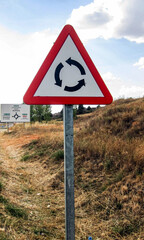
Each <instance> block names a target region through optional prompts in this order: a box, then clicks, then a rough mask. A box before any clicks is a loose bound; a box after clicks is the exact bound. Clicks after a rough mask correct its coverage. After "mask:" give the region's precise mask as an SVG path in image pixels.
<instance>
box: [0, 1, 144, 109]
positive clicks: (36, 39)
mask: <svg viewBox="0 0 144 240" xmlns="http://www.w3.org/2000/svg"><path fill="white" fill-rule="evenodd" d="M66 24H71V25H72V26H73V27H74V28H75V30H76V32H77V34H78V36H79V37H80V39H81V41H82V42H83V44H84V46H85V48H86V50H87V51H88V53H89V55H90V57H91V58H92V60H93V62H94V64H95V66H96V68H97V69H98V71H99V73H100V74H101V76H102V78H103V80H104V82H105V83H106V85H107V87H108V89H109V90H110V92H111V94H112V96H113V98H114V99H118V98H121V97H123V98H128V97H134V98H135V97H136V98H137V97H143V96H144V1H142V0H127V1H125V0H52V1H51V0H0V82H1V87H0V103H22V101H23V95H24V94H25V92H26V90H27V88H28V87H29V85H30V83H31V82H32V80H33V78H34V76H35V74H36V73H37V71H38V70H39V68H40V66H41V64H42V62H43V60H44V59H45V57H46V55H47V54H48V52H49V50H50V49H51V47H52V45H53V43H54V41H55V40H56V38H57V37H58V35H59V33H60V32H61V30H62V28H63V27H64V25H66ZM55 110H56V107H55V108H53V111H55Z"/></svg>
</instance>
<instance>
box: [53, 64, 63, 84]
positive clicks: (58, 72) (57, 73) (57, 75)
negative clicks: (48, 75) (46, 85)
mask: <svg viewBox="0 0 144 240" xmlns="http://www.w3.org/2000/svg"><path fill="white" fill-rule="evenodd" d="M63 67H64V65H63V64H62V63H60V64H59V65H58V66H57V67H56V70H55V80H56V83H55V85H57V86H59V87H61V86H62V80H60V77H59V75H60V71H61V69H62V68H63Z"/></svg>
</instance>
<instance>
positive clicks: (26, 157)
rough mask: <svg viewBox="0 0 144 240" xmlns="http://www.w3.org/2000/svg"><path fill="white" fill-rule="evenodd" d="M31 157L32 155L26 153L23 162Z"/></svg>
mask: <svg viewBox="0 0 144 240" xmlns="http://www.w3.org/2000/svg"><path fill="white" fill-rule="evenodd" d="M30 158H31V155H29V154H25V155H23V156H22V158H21V161H22V162H26V161H28V160H29V159H30Z"/></svg>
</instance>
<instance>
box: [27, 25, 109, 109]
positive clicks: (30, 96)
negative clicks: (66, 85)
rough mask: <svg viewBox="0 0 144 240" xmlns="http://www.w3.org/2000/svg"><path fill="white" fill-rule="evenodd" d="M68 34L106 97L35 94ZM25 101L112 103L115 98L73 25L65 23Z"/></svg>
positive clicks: (39, 102) (31, 103)
mask: <svg viewBox="0 0 144 240" xmlns="http://www.w3.org/2000/svg"><path fill="white" fill-rule="evenodd" d="M68 35H70V36H71V38H72V40H73V42H74V43H75V45H76V47H77V49H78V51H79V52H80V54H81V56H82V58H83V59H84V61H85V63H86V65H87V67H88V68H89V70H90V72H91V74H92V75H93V77H94V79H95V81H96V83H97V84H98V86H99V88H100V90H101V91H102V93H103V95H104V97H87V96H85V97H83V96H82V97H75V96H70V97H68V96H66V97H65V96H62V97H57V96H54V97H51V96H50V97H49V96H46V97H44V96H34V94H35V92H36V90H37V89H38V87H39V85H40V83H41V82H42V80H43V78H44V76H45V75H46V73H47V72H48V70H49V68H50V66H51V64H52V63H53V61H54V59H55V58H56V56H57V54H58V52H59V51H60V49H61V47H62V45H63V43H64V42H65V40H66V38H67V37H68ZM23 101H24V103H26V104H30V105H33V104H42V105H43V104H104V105H105V104H110V103H112V101H113V99H112V96H111V94H110V92H109V90H108V89H107V87H106V85H105V83H104V82H103V80H102V78H101V76H100V74H99V73H98V71H97V69H96V67H95V65H94V64H93V62H92V60H91V58H90V57H89V55H88V53H87V51H86V49H85V47H84V46H83V44H82V42H81V40H80V39H79V37H78V35H77V33H76V32H75V30H74V28H73V27H72V26H71V25H65V27H64V28H63V29H62V31H61V33H60V35H59V36H58V38H57V40H56V41H55V43H54V45H53V47H52V48H51V50H50V52H49V54H48V55H47V57H46V59H45V60H44V62H43V64H42V65H41V67H40V69H39V71H38V73H37V74H36V76H35V78H34V79H33V81H32V83H31V85H30V86H29V88H28V90H27V92H26V93H25V95H24V98H23Z"/></svg>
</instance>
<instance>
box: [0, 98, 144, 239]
mask: <svg viewBox="0 0 144 240" xmlns="http://www.w3.org/2000/svg"><path fill="white" fill-rule="evenodd" d="M74 155H75V217H76V219H75V224H76V240H86V239H88V236H92V238H93V239H94V240H143V239H144V98H140V99H126V100H124V99H119V100H117V101H114V102H113V103H112V104H111V105H109V106H106V107H100V106H99V107H98V108H97V109H95V111H93V112H91V113H88V114H84V115H78V116H77V118H76V119H75V120H74ZM0 158H1V160H0V239H1V240H5V239H6V240H13V239H18V240H26V239H29V240H36V239H37V240H40V239H50V240H54V239H55V240H56V239H58V240H60V239H61V240H62V239H65V214H64V151H63V122H62V121H56V120H55V121H49V122H48V123H47V124H46V123H37V122H36V123H34V124H31V125H29V124H27V125H26V126H25V128H24V126H23V125H15V126H14V127H13V128H12V129H11V131H10V132H9V133H7V132H6V133H3V134H1V157H0Z"/></svg>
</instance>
